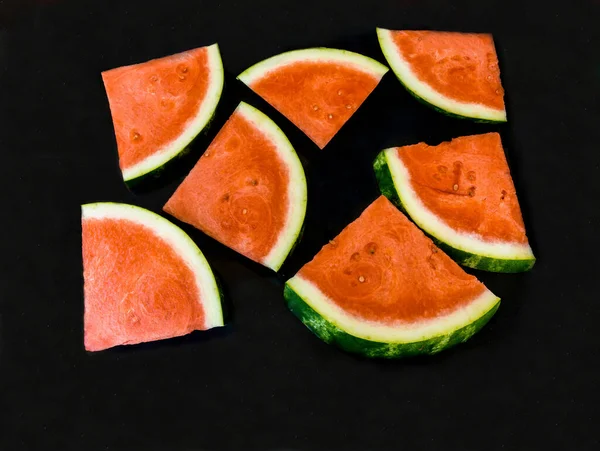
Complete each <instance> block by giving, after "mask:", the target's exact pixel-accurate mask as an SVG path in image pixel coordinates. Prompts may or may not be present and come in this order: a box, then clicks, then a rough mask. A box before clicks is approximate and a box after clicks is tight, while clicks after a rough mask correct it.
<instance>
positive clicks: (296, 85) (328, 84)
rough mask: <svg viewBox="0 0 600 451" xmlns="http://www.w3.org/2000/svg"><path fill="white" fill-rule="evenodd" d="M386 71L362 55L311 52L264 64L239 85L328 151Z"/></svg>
mask: <svg viewBox="0 0 600 451" xmlns="http://www.w3.org/2000/svg"><path fill="white" fill-rule="evenodd" d="M387 71H388V68H387V67H385V66H384V65H382V64H381V63H379V62H377V61H375V60H373V59H371V58H368V57H366V56H363V55H360V54H358V53H354V52H349V51H346V50H337V49H328V48H310V49H303V50H294V51H291V52H286V53H282V54H280V55H276V56H273V57H271V58H268V59H266V60H264V61H261V62H260V63H257V64H255V65H254V66H252V67H250V68H249V69H247V70H246V71H244V72H242V73H241V74H240V75H239V76H238V79H239V80H241V81H242V82H243V83H245V84H246V85H247V86H249V87H250V88H251V89H252V90H253V91H254V92H256V93H257V94H258V95H260V96H261V97H263V98H264V99H265V100H266V101H267V102H269V103H270V104H271V105H272V106H273V107H275V108H276V109H277V110H278V111H279V112H280V113H282V114H283V115H284V116H286V117H287V118H288V119H289V120H290V121H291V122H293V123H294V124H295V125H296V126H297V127H298V128H299V129H300V130H302V131H303V132H304V133H305V134H306V135H307V136H308V137H309V138H310V139H312V141H313V142H314V143H315V144H317V145H318V146H319V147H320V148H321V149H323V148H324V147H325V146H326V145H327V143H328V142H329V141H330V140H331V139H332V138H333V136H334V135H335V134H336V133H337V132H338V131H339V130H340V129H341V128H342V126H343V125H344V124H345V123H346V121H347V120H348V119H349V118H350V117H351V116H352V115H353V114H354V112H355V111H356V110H357V109H358V107H359V106H360V105H361V104H362V103H363V102H364V101H365V99H366V98H367V97H368V96H369V94H370V93H371V92H372V91H373V90H374V89H375V87H376V86H377V84H378V83H379V81H380V80H381V77H383V75H384V74H385V73H386V72H387Z"/></svg>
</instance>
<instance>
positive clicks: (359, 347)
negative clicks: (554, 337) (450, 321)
mask: <svg viewBox="0 0 600 451" xmlns="http://www.w3.org/2000/svg"><path fill="white" fill-rule="evenodd" d="M284 298H285V301H286V303H287V306H288V308H289V309H290V310H291V311H292V313H293V314H294V315H295V316H296V317H297V318H298V319H299V320H300V321H302V323H303V324H304V325H305V326H306V327H307V328H308V329H309V330H311V331H312V332H313V333H314V334H315V335H316V336H317V337H319V338H320V339H321V340H323V341H324V342H325V343H328V344H332V345H336V346H338V347H339V348H341V349H343V350H344V351H347V352H351V353H355V354H360V355H362V356H365V357H369V358H385V359H395V358H402V357H412V356H417V355H433V354H437V353H439V352H441V351H443V350H445V349H449V348H451V347H454V346H456V345H458V344H460V343H464V342H465V341H467V340H468V339H469V338H471V337H472V336H473V335H475V334H476V333H477V332H479V330H481V328H482V327H483V326H485V324H487V323H488V321H489V320H490V319H491V318H492V316H494V314H495V313H496V311H497V310H498V307H499V306H500V299H499V298H496V302H495V303H493V305H491V307H490V308H489V309H488V310H487V311H486V312H485V313H484V314H483V315H481V316H480V317H479V318H477V319H475V320H474V321H473V322H471V323H470V324H467V325H464V326H463V327H459V328H454V329H452V328H451V329H449V330H447V331H445V333H442V334H440V335H436V336H432V337H429V338H426V339H425V340H420V341H414V342H389V343H388V342H383V341H371V340H367V339H365V338H361V337H357V336H355V335H353V334H351V333H349V332H347V331H345V330H343V329H342V328H340V327H338V326H337V325H336V324H334V323H333V322H332V321H330V320H328V319H327V318H325V317H324V316H322V315H320V314H319V313H318V312H317V311H316V310H315V309H314V308H313V307H311V306H310V305H309V303H308V302H307V301H305V300H304V299H303V298H302V296H301V295H300V294H299V293H298V292H296V291H295V290H294V288H293V287H292V286H290V284H288V283H286V285H285V288H284ZM440 321H444V319H443V318H442V319H440Z"/></svg>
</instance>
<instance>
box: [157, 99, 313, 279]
mask: <svg viewBox="0 0 600 451" xmlns="http://www.w3.org/2000/svg"><path fill="white" fill-rule="evenodd" d="M306 201H307V199H306V179H305V176H304V170H303V168H302V164H301V163H300V160H299V159H298V155H296V152H295V151H294V148H293V147H292V145H291V144H290V142H289V141H288V139H287V138H286V136H285V135H284V133H283V132H282V131H281V129H279V127H277V125H276V124H275V123H274V122H273V121H271V119H269V118H268V117H267V116H266V115H264V114H263V113H261V112H260V111H258V110H257V109H256V108H254V107H252V106H250V105H248V104H247V103H244V102H242V103H240V105H239V106H238V107H237V109H236V110H235V111H234V113H233V114H232V115H231V117H230V118H229V119H228V121H227V122H226V123H225V125H224V126H223V128H222V129H221V130H220V131H219V133H218V134H217V136H216V137H215V139H214V140H213V142H212V143H211V144H210V146H209V147H208V149H207V150H206V152H204V154H203V155H202V157H201V158H200V160H199V161H198V163H197V164H196V166H194V168H193V169H192V171H191V172H190V173H189V175H188V176H187V177H186V178H185V180H184V181H183V182H182V183H181V185H180V186H179V187H178V188H177V190H176V191H175V193H174V194H173V196H172V197H171V199H169V201H168V202H167V204H166V205H165V206H164V210H165V211H166V212H167V213H169V214H171V215H173V216H175V217H176V218H177V219H179V220H181V221H184V222H187V223H188V224H191V225H193V226H194V227H196V228H198V229H200V230H202V231H203V232H204V233H206V234H207V235H209V236H211V237H213V238H214V239H216V240H217V241H220V242H221V243H223V244H225V245H226V246H229V247H230V248H232V249H234V250H235V251H237V252H239V253H240V254H242V255H245V256H246V257H248V258H250V259H252V260H254V261H255V262H258V263H261V264H263V265H265V266H267V267H269V268H271V269H273V270H275V271H277V270H278V269H279V268H280V267H281V265H282V264H283V262H284V260H285V259H286V257H287V255H288V254H289V253H290V252H291V250H292V248H293V246H294V244H295V243H296V241H297V240H298V239H299V237H300V234H301V230H302V224H303V222H304V216H305V213H306Z"/></svg>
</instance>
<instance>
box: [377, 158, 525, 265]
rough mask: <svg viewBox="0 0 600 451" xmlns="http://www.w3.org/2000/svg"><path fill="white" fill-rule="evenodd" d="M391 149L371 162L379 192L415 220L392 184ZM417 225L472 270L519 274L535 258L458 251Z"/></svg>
mask: <svg viewBox="0 0 600 451" xmlns="http://www.w3.org/2000/svg"><path fill="white" fill-rule="evenodd" d="M390 150H391V149H387V150H383V151H382V152H380V153H379V155H377V157H376V158H375V160H374V162H373V169H374V171H375V176H376V178H377V183H378V184H379V190H380V191H381V193H382V194H383V195H384V196H385V197H387V198H388V199H389V200H390V201H391V202H392V203H393V204H394V205H396V206H397V207H398V208H399V209H400V210H401V211H402V212H404V213H405V214H407V215H408V216H409V217H411V218H412V219H413V221H414V220H415V219H414V217H413V214H412V212H411V211H409V210H408V209H407V208H406V206H405V205H404V203H403V202H402V196H401V194H400V191H399V190H398V187H397V186H396V184H395V183H394V178H393V176H392V172H391V170H390V167H389V164H388V160H387V152H388V151H390ZM417 225H418V226H419V227H420V228H421V229H422V230H423V232H425V234H426V235H427V236H429V237H430V238H431V239H432V240H433V241H434V242H435V243H436V245H437V246H438V247H439V248H441V249H442V250H443V251H444V252H446V253H447V254H448V255H449V256H450V257H452V259H454V260H455V261H456V262H457V263H459V264H461V265H463V266H467V267H469V268H473V269H479V270H482V271H489V272H498V273H519V272H525V271H529V270H531V269H532V268H533V266H534V264H535V261H536V259H535V257H534V256H533V254H531V256H530V257H528V258H498V257H492V256H487V255H482V254H477V253H474V252H469V251H468V250H466V249H460V248H458V247H457V246H452V245H450V244H449V243H447V242H445V241H444V240H443V239H442V238H441V237H439V236H436V235H434V234H433V233H432V232H431V230H430V228H428V227H427V224H421V223H417Z"/></svg>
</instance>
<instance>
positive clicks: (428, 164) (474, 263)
mask: <svg viewBox="0 0 600 451" xmlns="http://www.w3.org/2000/svg"><path fill="white" fill-rule="evenodd" d="M374 168H375V173H376V175H377V179H378V181H379V186H380V189H381V192H382V193H383V194H385V195H386V196H387V197H388V198H390V199H391V200H392V201H393V202H394V203H396V204H397V205H398V206H399V207H400V208H401V209H402V210H403V211H405V212H406V213H408V215H409V216H410V217H411V218H412V219H413V221H415V223H416V224H417V225H418V226H419V227H421V229H423V230H424V231H425V232H426V233H427V234H429V235H430V236H431V237H433V238H434V239H435V240H436V241H437V243H438V245H439V246H440V247H441V248H442V249H444V250H445V251H446V252H447V253H448V254H450V255H451V256H452V257H453V258H454V259H455V260H456V261H457V262H459V263H460V264H462V265H465V266H469V267H471V268H477V269H482V270H486V271H494V272H521V271H527V270H529V269H531V268H532V267H533V265H534V263H535V257H534V256H533V253H532V251H531V247H530V246H529V242H528V240H527V235H526V234H525V226H524V224H523V218H522V216H521V209H520V207H519V201H518V200H517V194H516V192H515V187H514V185H513V181H512V178H511V176H510V170H509V168H508V164H507V162H506V157H505V156H504V150H503V148H502V142H501V140H500V135H499V134H498V133H487V134H483V135H475V136H463V137H460V138H456V139H453V140H452V141H451V142H445V143H442V144H440V145H439V146H428V145H427V144H424V143H420V144H416V145H414V146H405V147H399V148H392V149H387V150H384V151H383V152H381V153H380V154H379V156H378V157H377V158H376V160H375V162H374Z"/></svg>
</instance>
